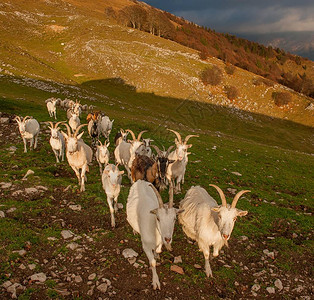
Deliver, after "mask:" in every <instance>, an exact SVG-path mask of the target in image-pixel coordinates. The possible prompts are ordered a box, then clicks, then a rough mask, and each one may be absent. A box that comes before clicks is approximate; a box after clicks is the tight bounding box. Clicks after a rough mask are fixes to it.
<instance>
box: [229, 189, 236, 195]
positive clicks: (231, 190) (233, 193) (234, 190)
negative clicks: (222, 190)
mask: <svg viewBox="0 0 314 300" xmlns="http://www.w3.org/2000/svg"><path fill="white" fill-rule="evenodd" d="M227 191H228V192H230V193H231V194H232V195H235V193H236V192H237V189H232V188H227Z"/></svg>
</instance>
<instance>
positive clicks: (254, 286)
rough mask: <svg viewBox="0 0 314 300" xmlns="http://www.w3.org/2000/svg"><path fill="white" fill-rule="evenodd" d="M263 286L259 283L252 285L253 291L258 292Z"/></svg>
mask: <svg viewBox="0 0 314 300" xmlns="http://www.w3.org/2000/svg"><path fill="white" fill-rule="evenodd" d="M260 288H261V286H260V285H259V284H257V283H255V284H254V285H253V286H252V287H251V291H252V292H257V291H258V290H259V289H260Z"/></svg>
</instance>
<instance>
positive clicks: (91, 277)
mask: <svg viewBox="0 0 314 300" xmlns="http://www.w3.org/2000/svg"><path fill="white" fill-rule="evenodd" d="M95 278H96V273H92V274H90V275H89V276H88V280H94V279H95Z"/></svg>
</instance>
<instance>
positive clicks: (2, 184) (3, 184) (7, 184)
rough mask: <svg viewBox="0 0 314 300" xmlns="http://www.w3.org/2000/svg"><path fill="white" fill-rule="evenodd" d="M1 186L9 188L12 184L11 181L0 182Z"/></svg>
mask: <svg viewBox="0 0 314 300" xmlns="http://www.w3.org/2000/svg"><path fill="white" fill-rule="evenodd" d="M0 186H1V188H2V189H9V188H10V187H11V186H12V183H11V182H0Z"/></svg>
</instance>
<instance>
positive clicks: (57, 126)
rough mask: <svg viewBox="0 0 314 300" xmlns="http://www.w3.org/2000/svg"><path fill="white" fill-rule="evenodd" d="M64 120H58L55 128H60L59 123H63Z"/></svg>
mask: <svg viewBox="0 0 314 300" xmlns="http://www.w3.org/2000/svg"><path fill="white" fill-rule="evenodd" d="M63 122H65V121H59V122H57V123H56V124H55V129H58V126H59V124H61V123H63Z"/></svg>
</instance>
